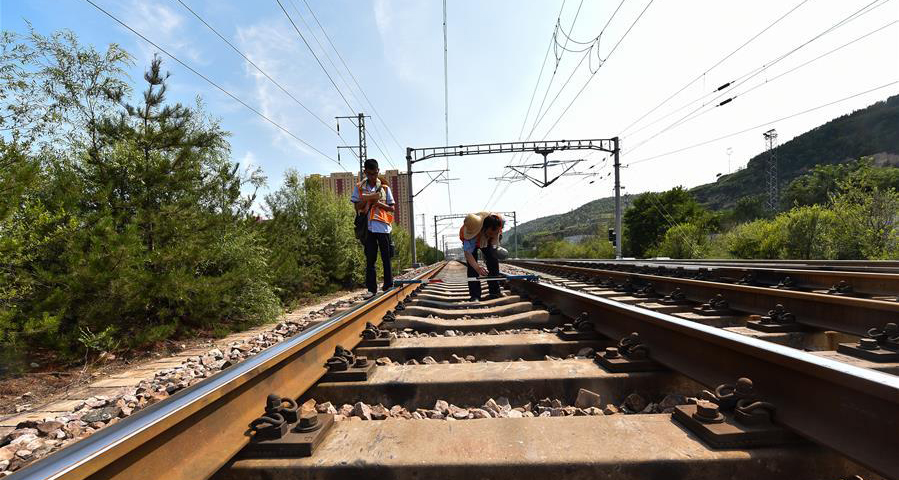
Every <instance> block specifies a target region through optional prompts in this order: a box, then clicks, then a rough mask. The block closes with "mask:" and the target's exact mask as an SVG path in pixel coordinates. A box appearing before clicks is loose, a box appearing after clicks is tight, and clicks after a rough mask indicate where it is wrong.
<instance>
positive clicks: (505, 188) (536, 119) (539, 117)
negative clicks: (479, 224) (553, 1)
mask: <svg viewBox="0 0 899 480" xmlns="http://www.w3.org/2000/svg"><path fill="white" fill-rule="evenodd" d="M625 1H626V0H621V2H620V3H619V4H618V7H616V8H615V11H613V12H612V15H611V16H610V17H609V19H608V20H607V21H606V24H605V25H604V26H603V28H602V30H600V32H599V35H597V36H596V39H597V40H598V39H599V38H601V37H602V34H603V33H604V32H605V30H606V28H608V26H609V25H610V24H611V23H612V20H613V19H614V18H615V15H616V14H617V13H618V11H619V10H620V9H621V6H622V5H623V4H624V2H625ZM583 3H584V2H583V1H581V2H580V4H578V9H577V11H576V12H575V16H574V19H572V22H571V31H573V30H574V25H575V22H577V19H578V16H579V14H580V11H581V6H582V5H583ZM650 3H652V1H650ZM564 7H565V2H564V1H563V2H562V9H564ZM562 9H560V10H559V15H558V17H557V18H556V30H557V29H559V28H561V15H562ZM644 11H645V10H644ZM641 15H642V13H641ZM556 30H554V31H553V36H552V38H551V40H550V47H551V46H552V45H554V44H555V43H556ZM628 31H629V30H628ZM564 33H565V32H564V31H563V34H564ZM625 35H627V33H625ZM566 37H567V34H566ZM619 43H620V42H619ZM565 46H567V41H566V44H565V45H564V46H563V47H565ZM616 47H617V44H616ZM598 48H599V47H598V45H597V56H599V53H598ZM548 55H549V49H547V56H546V58H544V64H543V66H545V65H546V59H547V58H548ZM589 55H590V52H589V51H588V52H587V53H585V54H584V55H583V56H582V57H581V59H580V61H579V62H578V64H577V65H575V67H574V69H572V71H571V74H570V75H569V76H568V78H567V79H566V80H565V82H564V83H563V84H562V86H561V87H560V88H559V91H558V92H557V93H556V95H555V96H554V97H553V99H552V100H551V101H550V103H549V106H548V107H546V110H545V111H544V110H543V106H544V104H545V103H546V98H547V96H548V95H549V91H550V89H551V88H552V82H553V80H554V79H555V76H556V72H557V71H558V65H559V62H558V61H559V59H560V57H556V68H555V69H554V70H553V74H552V77H550V80H549V82H548V83H547V86H546V91H545V92H544V94H543V100H542V101H541V102H540V107H539V108H538V109H537V113H536V114H535V115H534V125H533V126H532V127H531V129H530V131H529V132H528V134H527V138H528V139H530V138H531V136H532V135H533V134H534V131H535V130H536V129H537V125H538V124H539V123H540V121H541V120H542V119H543V117H544V116H545V115H546V112H548V111H549V109H551V108H552V106H553V105H554V104H555V103H556V101H557V100H558V98H559V96H560V95H561V94H562V91H563V90H564V89H565V88H566V87H567V86H568V83H569V82H570V81H571V79H572V78H574V74H575V73H576V72H577V70H578V68H580V66H581V64H582V63H584V59H586V58H587V57H588V56H589ZM540 72H541V75H540V76H542V73H543V67H541V68H540ZM540 76H538V78H537V84H536V85H534V93H536V92H537V87H539V85H540ZM531 97H532V98H531V102H533V97H534V95H533V94H532V95H531ZM530 108H531V104H530V103H529V104H528V113H530ZM541 112H543V115H541ZM525 124H527V115H525V119H524V122H523V123H522V131H521V132H523V131H524V126H525ZM521 132H519V140H520V139H521V138H520V137H521ZM544 138H545V136H544ZM518 158H519V160H518V161H517V162H516V157H514V156H513V158H512V163H513V164H516V165H517V164H521V163H522V162H523V161H524V160H523V156H521V157H518ZM507 173H508V172H506V173H504V174H503V175H502V177H501V178H506V174H507ZM520 176H521V175H519V174H516V173H512V174H511V177H512V178H517V177H520ZM510 186H511V182H508V183H507V184H506V185H504V186H503V190H502V192H500V195H499V197H497V199H496V201H499V199H500V198H502V197H503V196H504V195H505V194H506V192H507V191H508V189H509V187H510ZM498 188H499V184H497V185H495V186H494V189H493V194H491V195H490V198H489V199H488V201H487V205H489V204H490V202H491V201H493V196H494V194H495V193H496V190H497V189H498ZM494 203H495V202H494ZM484 208H485V209H486V208H487V206H486V205H485V207H484Z"/></svg>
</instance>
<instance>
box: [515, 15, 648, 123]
mask: <svg viewBox="0 0 899 480" xmlns="http://www.w3.org/2000/svg"><path fill="white" fill-rule="evenodd" d="M654 1H655V0H649V3H647V4H646V6H645V7H643V10H641V11H640V14H639V15H637V18H635V19H634V21H633V22H632V23H631V25H630V26H629V27H628V28H627V30H626V31H625V32H624V34H623V35H622V36H621V37H620V38H619V39H618V42H616V43H615V45H614V46H613V47H612V49H611V50H610V51H609V53H608V55H606V58H605V60H604V61H603V65H605V62H607V61H608V60H609V58H611V56H612V54H613V53H615V51H616V50H617V49H618V46H619V45H621V42H623V41H624V39H625V38H626V37H627V36H628V34H629V33H630V32H631V30H633V28H634V26H635V25H636V24H637V22H639V21H640V19H641V18H643V15H644V14H645V13H646V11H647V10H648V9H649V7H650V6H651V5H652V4H653V2H654ZM622 3H623V0H622ZM620 7H621V5H620V4H619V8H620ZM617 11H618V10H617V9H616V10H615V12H617ZM606 25H608V23H607V24H606ZM588 54H589V53H588ZM581 61H583V58H582V59H581ZM599 70H600V69H599V68H597V69H596V71H594V72H592V73H591V74H590V76H589V77H588V78H587V81H586V82H584V85H583V86H582V87H581V89H580V90H579V91H578V92H577V94H576V95H575V96H574V98H572V99H571V102H570V103H569V104H568V106H566V107H565V109H564V110H563V111H562V113H561V114H560V115H559V117H558V118H556V121H555V122H553V124H552V125H551V126H550V127H549V129H548V130H547V131H546V133H544V135H543V138H544V139H545V138H546V137H547V136H548V135H549V134H550V132H552V130H553V129H554V128H555V127H556V125H558V124H559V121H561V120H562V118H563V117H564V116H565V114H567V113H568V110H569V109H570V108H571V106H572V105H574V102H575V101H577V99H578V97H580V96H581V94H582V93H584V90H585V89H586V88H587V86H588V85H589V84H590V81H591V80H593V77H594V76H596V74H597V73H598V72H599ZM572 75H574V73H573V72H572ZM548 111H549V109H547V112H548ZM547 112H544V116H545V115H546V113H547ZM542 119H543V117H540V118H539V119H538V120H537V124H539V122H540V121H541V120H542ZM537 124H535V125H534V129H536V127H537ZM532 131H533V129H532Z"/></svg>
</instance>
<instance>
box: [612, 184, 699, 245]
mask: <svg viewBox="0 0 899 480" xmlns="http://www.w3.org/2000/svg"><path fill="white" fill-rule="evenodd" d="M705 215H706V211H705V210H704V209H703V208H702V206H700V205H699V203H697V202H696V200H695V199H694V198H693V196H692V195H691V194H690V192H688V191H687V190H685V189H684V188H683V187H675V188H673V189H671V190H668V191H665V192H647V193H644V194H641V195H640V196H638V197H637V198H636V199H635V200H634V202H633V203H632V204H631V206H630V208H628V209H627V211H625V212H624V219H623V220H624V225H625V227H626V230H625V231H626V235H625V240H626V243H625V245H626V246H627V249H628V252H629V253H630V255H632V256H635V257H642V256H644V255H645V254H646V253H647V251H648V250H649V249H650V248H651V247H653V246H655V245H657V244H658V243H659V242H660V241H661V240H662V239H663V237H664V235H665V232H666V231H668V229H669V228H671V227H673V226H675V225H677V224H680V223H688V222H691V221H694V220H697V219H699V218H700V217H703V216H705Z"/></svg>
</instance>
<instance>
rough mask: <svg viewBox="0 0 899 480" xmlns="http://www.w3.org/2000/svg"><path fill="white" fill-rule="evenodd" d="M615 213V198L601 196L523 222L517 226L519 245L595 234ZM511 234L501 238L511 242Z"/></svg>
mask: <svg viewBox="0 0 899 480" xmlns="http://www.w3.org/2000/svg"><path fill="white" fill-rule="evenodd" d="M614 215H615V198H614V197H607V198H600V199H598V200H593V201H592V202H589V203H585V204H583V205H581V206H580V207H578V208H576V209H574V210H572V211H570V212H567V213H560V214H557V215H550V216H548V217H541V218H538V219H536V220H531V221H529V222H525V223H522V224H521V225H519V226H518V235H519V239H518V241H519V242H521V244H522V245H528V244H531V245H533V244H537V243H540V242H543V241H545V240H556V239H561V238H565V237H570V236H572V235H592V234H596V233H597V232H598V229H599V228H600V226H601V224H602V225H604V224H606V223H609V222H611V221H612V219H613V217H614ZM513 232H514V229H513ZM512 235H513V233H512V232H510V233H509V234H504V235H503V237H504V241H505V242H510V241H511V240H512V238H513V237H512Z"/></svg>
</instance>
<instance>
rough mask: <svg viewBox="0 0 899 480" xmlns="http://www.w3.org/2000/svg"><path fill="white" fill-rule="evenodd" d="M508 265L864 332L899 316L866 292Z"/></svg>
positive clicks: (897, 307)
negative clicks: (647, 287) (778, 309)
mask: <svg viewBox="0 0 899 480" xmlns="http://www.w3.org/2000/svg"><path fill="white" fill-rule="evenodd" d="M507 263H509V264H511V265H518V266H522V267H525V268H532V269H535V270H537V271H541V270H542V271H544V272H546V271H549V272H553V271H556V272H563V273H564V272H568V273H575V274H580V275H587V276H590V277H594V278H595V277H600V278H601V277H606V278H612V279H617V280H625V279H627V278H631V279H639V280H641V281H644V282H647V283H650V284H652V285H653V287H654V288H655V290H656V292H658V293H659V294H669V293H671V292H672V291H674V289H676V288H679V289H680V290H681V291H682V292H683V293H684V294H685V295H686V297H687V298H688V299H690V300H693V301H697V302H706V301H708V300H709V299H711V298H713V297H714V296H715V295H717V294H721V295H723V296H724V298H725V299H726V300H727V301H728V303H729V304H730V307H731V308H733V309H734V310H738V311H742V312H748V313H750V314H760V315H764V314H766V313H767V312H768V311H769V310H771V309H773V308H774V306H775V305H777V304H781V305H783V306H784V307H785V308H786V310H787V311H789V312H792V313H793V314H794V315H795V316H796V322H797V323H800V324H803V325H807V326H809V327H813V328H817V329H821V330H835V331H838V332H845V333H851V334H853V335H859V336H864V335H866V334H867V332H868V330H869V329H871V328H872V327H878V328H880V327H883V326H884V325H886V324H887V323H889V322H895V321H896V319H897V318H899V303H896V302H888V301H882V300H871V299H865V298H854V297H842V296H836V295H826V294H820V293H810V292H798V291H791V290H780V289H774V288H765V287H752V286H747V285H733V284H729V283H717V282H709V281H704V280H690V279H685V278H676V277H661V276H657V275H648V274H641V273H630V272H621V271H617V270H603V269H594V268H584V267H573V266H568V265H557V264H546V263H540V262H532V261H525V260H512V261H507Z"/></svg>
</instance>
